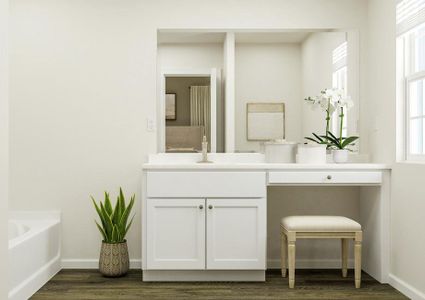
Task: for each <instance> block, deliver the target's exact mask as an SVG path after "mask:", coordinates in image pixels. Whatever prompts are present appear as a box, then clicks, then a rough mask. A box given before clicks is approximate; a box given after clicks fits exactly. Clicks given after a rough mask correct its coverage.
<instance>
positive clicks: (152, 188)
mask: <svg viewBox="0 0 425 300" xmlns="http://www.w3.org/2000/svg"><path fill="white" fill-rule="evenodd" d="M250 155H251V156H250ZM199 159H200V154H194V155H193V156H191V155H189V154H187V155H183V154H180V155H177V154H157V155H153V156H151V157H150V158H149V160H150V161H149V163H146V164H144V165H143V177H142V179H143V187H142V192H143V195H142V196H143V197H142V209H141V213H142V270H143V280H144V281H264V280H265V279H266V277H265V269H266V268H267V256H266V244H267V228H266V227H267V222H269V223H270V224H269V226H270V228H276V226H277V228H276V229H278V228H279V223H278V222H276V220H275V219H271V220H269V221H267V207H268V206H269V205H272V206H273V205H275V204H273V202H269V204H267V186H273V187H278V186H294V187H295V186H296V187H300V188H301V189H302V187H303V186H321V187H323V188H331V187H336V186H341V187H342V186H357V187H359V198H358V202H357V203H358V212H359V215H358V221H359V223H360V224H362V230H363V247H364V248H363V249H364V250H363V255H362V269H363V271H365V272H367V273H368V274H369V275H371V276H372V277H374V278H375V279H377V280H378V281H379V282H381V283H387V282H388V278H389V277H388V274H389V262H390V256H389V252H388V249H389V248H390V247H389V244H390V243H389V241H390V236H389V228H390V218H389V217H390V205H389V204H390V191H391V186H390V182H391V169H390V168H389V166H386V165H382V164H366V163H357V164H353V163H351V164H325V165H305V164H304V165H303V164H268V163H263V162H262V161H264V159H262V158H261V157H258V154H255V155H254V154H249V155H248V154H240V153H233V154H229V153H226V154H221V155H219V154H211V155H210V159H211V160H212V161H214V163H212V164H198V163H196V162H197V161H199ZM249 159H250V161H248V160H249ZM230 160H231V161H232V162H229V161H230ZM282 191H284V190H282ZM297 198H298V197H291V199H293V200H291V201H294V202H293V204H292V205H294V207H295V206H296V205H297ZM286 199H288V197H286ZM350 199H351V198H350ZM353 199H354V200H355V198H354V197H353ZM355 205H356V206H357V204H355ZM350 207H354V206H352V204H350ZM275 209H276V207H270V208H268V210H269V211H273V210H275ZM355 209H356V210H357V208H355ZM297 210H298V209H294V211H292V212H288V211H282V212H280V211H279V212H277V214H278V216H283V215H285V214H290V213H294V212H296V211H297ZM302 210H303V211H304V210H305V211H306V213H307V214H314V213H315V211H314V210H312V211H311V212H308V210H307V209H306V207H305V206H303V207H302ZM272 215H273V213H272ZM273 217H274V218H276V216H273ZM270 228H269V229H270ZM269 234H270V233H269ZM268 242H269V243H270V244H271V245H272V246H273V244H274V245H276V243H279V236H275V235H274V234H273V236H270V237H269V241H268ZM269 259H270V260H269V262H268V263H269V264H270V265H269V266H272V267H273V266H274V262H273V261H274V260H275V259H276V258H274V257H269ZM323 263H324V262H323V261H321V260H320V259H318V260H317V261H316V260H314V261H312V263H311V266H316V265H319V264H323Z"/></svg>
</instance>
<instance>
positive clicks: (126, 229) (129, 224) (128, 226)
mask: <svg viewBox="0 0 425 300" xmlns="http://www.w3.org/2000/svg"><path fill="white" fill-rule="evenodd" d="M134 217H135V214H134V215H133V217H132V218H131V220H130V222H129V223H128V225H127V227H126V228H125V231H124V235H123V237H122V238H123V239H125V236H126V235H127V232H128V230H129V229H130V227H131V224H133V219H134Z"/></svg>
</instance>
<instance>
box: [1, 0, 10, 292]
mask: <svg viewBox="0 0 425 300" xmlns="http://www.w3.org/2000/svg"><path fill="white" fill-rule="evenodd" d="M8 19H9V2H8V1H7V0H0V241H1V242H0V270H2V271H1V272H0V299H6V298H7V292H8V288H9V286H8V280H7V278H8V277H7V273H8V271H7V268H8V264H7V256H8V254H7V252H8V236H7V235H8V233H7V219H8V217H7V207H8V197H9V194H8V182H9V156H8V153H9V95H8V77H9V74H8V52H7V51H8Z"/></svg>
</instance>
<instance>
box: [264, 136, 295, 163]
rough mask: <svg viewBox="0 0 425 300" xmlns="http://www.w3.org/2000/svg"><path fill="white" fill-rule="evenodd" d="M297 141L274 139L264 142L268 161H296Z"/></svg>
mask: <svg viewBox="0 0 425 300" xmlns="http://www.w3.org/2000/svg"><path fill="white" fill-rule="evenodd" d="M296 153H297V143H295V142H287V141H285V140H273V141H270V142H265V143H264V154H265V157H266V162H267V163H295V155H296Z"/></svg>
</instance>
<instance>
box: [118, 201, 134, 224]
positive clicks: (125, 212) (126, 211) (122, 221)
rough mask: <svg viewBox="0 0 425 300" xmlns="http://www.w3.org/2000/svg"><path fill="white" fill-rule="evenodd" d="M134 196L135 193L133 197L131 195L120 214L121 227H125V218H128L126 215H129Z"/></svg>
mask: <svg viewBox="0 0 425 300" xmlns="http://www.w3.org/2000/svg"><path fill="white" fill-rule="evenodd" d="M135 197H136V196H135V195H133V197H131V200H130V203H129V204H128V206H127V207H126V209H125V211H124V213H123V214H122V216H121V220H120V222H119V224H120V226H121V227H122V228H125V226H126V224H127V219H128V216H129V215H130V212H131V209H132V208H133V205H134V199H135Z"/></svg>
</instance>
